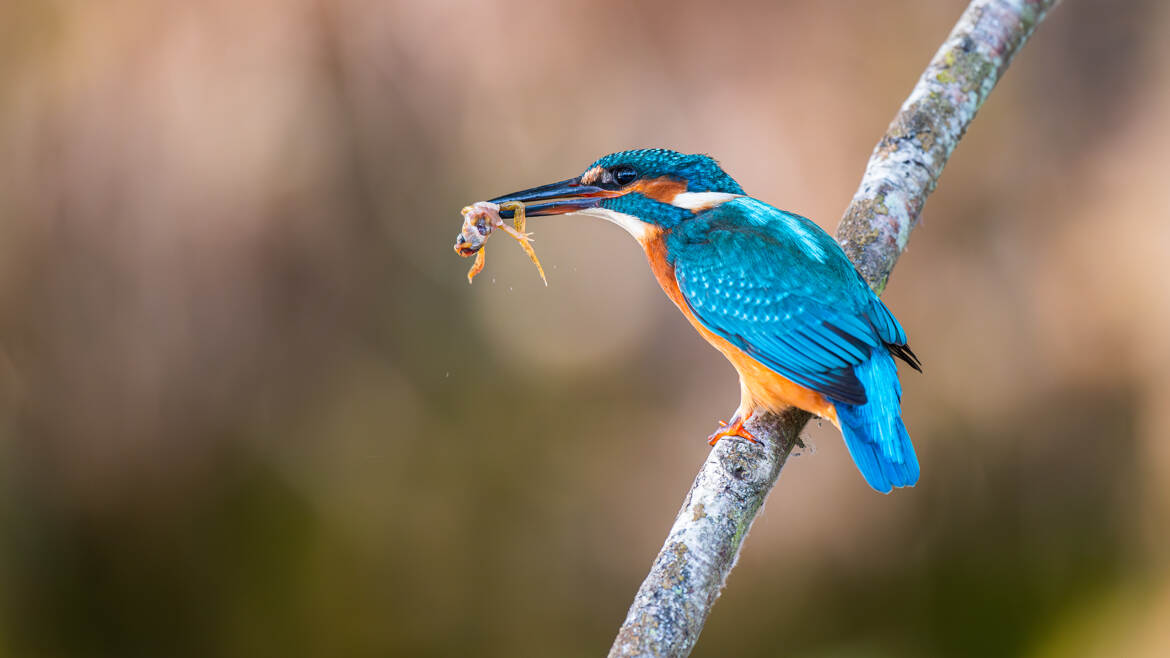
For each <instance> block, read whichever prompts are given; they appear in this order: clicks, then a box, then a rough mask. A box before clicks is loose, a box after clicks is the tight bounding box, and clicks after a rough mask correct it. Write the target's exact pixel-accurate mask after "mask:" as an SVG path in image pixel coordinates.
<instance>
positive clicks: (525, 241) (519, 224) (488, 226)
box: [455, 201, 548, 286]
mask: <svg viewBox="0 0 1170 658" xmlns="http://www.w3.org/2000/svg"><path fill="white" fill-rule="evenodd" d="M501 208H502V209H504V210H511V211H512V212H513V213H514V216H513V220H512V221H513V223H514V224H515V228H512V227H511V226H508V225H507V224H506V223H505V222H504V220H503V218H501V217H500V209H501ZM460 212H461V213H462V214H463V228H462V229H461V230H460V231H459V235H458V236H457V237H456V238H455V253H457V254H459V255H460V256H463V257H464V258H467V257H468V256H470V255H472V254H475V263H473V264H472V265H471V269H470V270H468V271H467V282H468V283H471V282H472V280H473V279H475V277H476V276H477V275H478V274H479V273H480V272H482V271H483V266H484V264H485V263H486V262H487V250H486V249H485V247H486V246H487V240H488V238H490V237H491V235H492V232H493V231H494V230H495V229H497V228H498V229H502V230H503V231H504V232H505V233H507V234H508V235H510V236H512V238H513V239H515V240H516V241H517V242H519V243H520V247H521V248H522V249H523V250H524V253H526V254H528V257H529V258H530V259H532V263H533V264H534V265H536V271H537V272H539V273H540V279H541V281H544V285H546V286H547V285H548V279H546V278H545V276H544V268H543V267H541V265H540V261H539V260H537V258H536V251H535V250H534V249H533V248H532V244H531V242H532V234H531V233H525V232H524V204H523V203H521V202H519V201H509V202H507V203H504V204H499V205H497V204H495V203H492V202H490V201H477V202H475V203H473V204H471V205H470V206H467V207H465V208H463V210H462V211H460Z"/></svg>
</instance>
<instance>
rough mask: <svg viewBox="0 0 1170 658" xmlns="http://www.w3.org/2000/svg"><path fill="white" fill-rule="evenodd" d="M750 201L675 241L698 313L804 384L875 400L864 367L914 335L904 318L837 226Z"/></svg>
mask: <svg viewBox="0 0 1170 658" xmlns="http://www.w3.org/2000/svg"><path fill="white" fill-rule="evenodd" d="M747 201H752V203H751V204H749V205H745V204H741V203H734V204H733V203H728V204H724V207H721V212H718V213H711V216H710V217H707V218H704V219H701V220H696V222H697V223H696V224H695V225H694V226H693V227H688V228H687V229H684V230H683V231H682V232H681V233H680V236H679V238H678V239H677V240H676V241H675V242H674V244H672V245H671V249H670V253H671V256H672V257H673V262H674V267H675V277H676V279H677V281H678V284H679V289H680V290H681V291H682V294H683V297H684V298H685V299H686V301H687V303H688V304H689V305H690V308H691V311H692V312H693V313H694V314H695V317H696V318H697V319H698V320H699V321H700V322H701V323H702V324H703V325H704V326H706V327H707V328H708V329H710V330H711V331H712V332H714V333H716V334H717V335H719V336H721V337H723V338H724V339H726V340H728V341H729V342H731V343H732V344H733V345H735V346H737V347H739V348H740V349H742V350H743V351H744V352H746V353H748V354H749V355H751V356H752V357H753V358H755V359H756V360H758V361H760V362H761V363H763V364H764V365H766V366H768V367H769V368H771V369H772V370H774V371H776V372H777V373H779V374H781V375H783V376H784V377H787V378H788V379H790V380H792V381H794V382H796V383H797V384H800V385H802V386H805V387H807V388H810V389H812V390H814V391H817V392H819V393H822V394H823V395H825V396H826V397H828V398H830V399H832V400H834V401H837V402H845V403H848V404H855V405H860V404H865V402H866V399H867V396H866V391H865V387H864V386H863V385H862V383H861V381H860V380H859V379H858V377H857V374H856V373H855V367H856V366H858V365H859V364H861V363H863V362H865V361H868V360H869V359H870V358H871V355H872V354H873V350H874V349H875V348H878V347H879V346H883V349H884V344H885V343H895V344H896V343H898V342H901V343H905V340H906V337H905V333H904V332H903V331H902V328H901V326H899V325H898V322H897V320H895V319H894V317H893V315H891V314H890V313H889V311H888V310H887V309H886V308H885V305H884V304H882V303H881V300H879V299H878V298H877V297H876V296H874V295H873V293H872V292H871V291H870V290H869V288H868V287H867V286H866V285H865V283H864V282H863V281H862V280H861V278H860V276H858V274H857V272H856V271H855V270H854V269H853V266H852V265H851V264H850V263H849V261H848V259H846V258H845V255H844V253H843V252H841V250H840V247H838V246H837V243H836V242H835V241H833V239H832V238H831V237H830V236H829V235H828V234H826V233H825V232H824V231H823V230H821V229H820V228H819V227H818V226H816V225H815V224H813V223H812V222H811V221H809V220H807V219H805V218H803V217H799V216H797V215H791V214H789V213H783V211H780V210H777V209H775V208H772V207H771V206H767V205H765V204H762V203H759V202H755V201H754V200H747ZM699 222H701V223H699Z"/></svg>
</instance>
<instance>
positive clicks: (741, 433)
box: [707, 416, 762, 446]
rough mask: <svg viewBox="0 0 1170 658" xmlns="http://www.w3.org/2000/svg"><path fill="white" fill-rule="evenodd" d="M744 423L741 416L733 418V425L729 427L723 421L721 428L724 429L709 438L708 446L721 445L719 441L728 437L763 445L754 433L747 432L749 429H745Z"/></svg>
mask: <svg viewBox="0 0 1170 658" xmlns="http://www.w3.org/2000/svg"><path fill="white" fill-rule="evenodd" d="M749 418H750V416H749ZM743 421H744V419H743V418H740V417H739V416H736V417H735V418H733V419H732V420H731V425H728V424H727V423H725V422H723V421H719V427H722V428H723V429H721V430H719V431H717V432H715V433H714V434H712V435H711V436H709V437H707V445H712V446H713V445H715V444H716V443H719V439H722V438H723V437H726V436H738V437H739V438H741V439H747V440H748V441H751V442H752V443H755V444H761V443H762V442H761V441H760V440H759V439H757V438H756V437H754V436H752V433H751V432H749V431H747V429H745V428H744V426H743Z"/></svg>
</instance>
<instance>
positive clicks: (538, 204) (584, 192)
mask: <svg viewBox="0 0 1170 658" xmlns="http://www.w3.org/2000/svg"><path fill="white" fill-rule="evenodd" d="M621 194H622V192H620V191H617V190H607V189H604V188H601V187H596V186H594V185H585V184H583V183H581V178H580V177H577V178H568V179H565V180H563V181H560V182H558V183H550V184H548V185H541V186H540V187H533V188H529V189H527V190H521V191H520V192H513V193H512V194H505V195H504V196H499V197H496V198H494V199H491V202H492V203H506V202H508V201H520V202H521V203H523V204H524V214H525V215H526V216H528V217H540V216H542V215H564V214H565V213H570V212H576V211H578V210H585V209H587V208H596V207H597V204H599V203H601V200H602V199H606V198H609V197H615V196H621ZM514 214H515V213H514V212H513V211H512V210H508V209H501V210H500V216H501V217H504V218H511V217H512V216H513V215H514Z"/></svg>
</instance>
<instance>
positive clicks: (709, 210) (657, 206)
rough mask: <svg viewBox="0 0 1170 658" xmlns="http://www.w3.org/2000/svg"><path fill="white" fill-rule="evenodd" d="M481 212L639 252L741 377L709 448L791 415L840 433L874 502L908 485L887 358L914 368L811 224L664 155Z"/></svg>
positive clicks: (914, 471) (842, 259)
mask: <svg viewBox="0 0 1170 658" xmlns="http://www.w3.org/2000/svg"><path fill="white" fill-rule="evenodd" d="M491 202H492V203H496V204H508V203H513V205H514V202H520V203H522V204H524V208H525V214H526V215H527V216H528V217H539V216H545V215H563V214H569V213H575V214H578V215H588V216H593V217H599V218H601V219H604V220H607V221H610V222H612V223H614V224H617V225H618V226H620V227H622V228H623V229H625V230H626V231H627V232H628V233H629V234H630V235H632V236H633V237H634V239H635V240H637V241H638V244H640V245H641V246H642V249H643V250H644V251H645V253H646V258H647V260H648V261H649V263H650V269H651V271H652V272H653V273H654V276H655V278H657V280H658V284H659V285H660V286H661V287H662V290H663V291H664V292H665V293H666V296H667V297H669V298H670V300H671V301H672V302H674V304H675V306H677V307H678V308H679V310H680V311H682V314H683V315H684V316H685V317H686V318H687V320H689V321H690V323H691V325H692V326H693V327H694V328H695V329H696V330H697V331H698V332H699V334H700V335H702V337H703V338H705V339H706V340H707V342H709V343H710V344H711V345H713V346H714V347H715V349H717V350H719V351H720V352H722V353H723V355H724V356H725V357H727V360H728V361H730V362H731V364H732V365H733V366H734V367H735V369H736V370H737V371H738V373H739V382H740V403H739V408H738V409H736V411H735V414H734V415H733V416H732V418H731V419H730V420H729V421H727V422H724V421H719V425H720V429H717V430H716V431H715V432H714V433H713V434H711V436H710V437H708V439H709V442H710V444H711V445H715V444H716V443H717V442H718V441H719V440H720V439H723V438H726V437H740V438H743V439H746V440H748V441H752V442H757V443H758V441H757V439H756V437H754V436H753V435H752V434H751V433H750V432H749V431H748V430H747V429H746V428H745V427H744V422H745V421H747V420H748V419H749V418H750V417H751V416H752V414H754V413H756V412H757V411H761V410H765V411H770V412H779V411H781V410H783V409H785V408H787V407H789V406H793V407H799V408H800V409H804V410H805V411H808V412H810V413H812V414H815V415H817V416H819V417H821V418H825V419H827V420H829V422H831V423H832V424H833V425H834V426H835V427H837V429H838V430H840V432H841V435H842V436H843V437H844V439H845V445H846V447H847V448H848V450H849V454H850V455H851V456H852V458H853V461H854V463H855V464H856V465H857V468H858V469H859V470H860V471H861V474H862V475H863V476H864V477H865V480H866V482H867V483H869V485H870V486H871V487H873V488H874V489H875V490H877V491H879V492H881V493H889V492H890V491H891V490H892V489H893V488H894V487H908V486H913V485H914V484H915V483H916V482H917V481H918V475H919V467H918V458H917V456H916V455H915V454H914V446H913V445H912V444H911V442H910V436H909V434H908V433H907V432H906V426H905V424H904V423H903V422H902V410H901V400H902V387H901V384H900V382H899V380H898V371H897V367H896V364H895V362H894V357H897V358H899V359H901V360H902V361H904V362H905V363H907V364H908V365H909V366H910V367H912V368H914V369H915V370H917V371H919V372H921V371H922V368H921V363H920V361H919V359H918V357H917V356H916V355H915V354H914V352H913V351H911V349H910V345H909V344H908V342H907V338H906V332H905V331H904V330H903V329H902V326H901V325H900V324H899V323H898V320H897V319H895V318H894V315H893V313H891V312H890V309H889V308H887V307H886V305H885V304H884V303H882V300H881V299H879V298H878V296H877V295H876V294H874V292H873V291H872V290H871V289H870V288H869V286H868V285H866V283H865V280H864V279H862V277H861V275H860V274H858V272H857V270H856V269H855V268H854V267H853V264H852V263H851V262H850V261H849V259H848V258H847V257H846V256H845V252H843V251H842V250H841V247H840V245H838V244H837V242H836V240H834V239H833V238H832V237H831V236H830V235H829V234H828V233H826V232H825V231H824V230H823V229H821V228H820V227H819V226H817V224H816V223H814V222H813V221H811V220H809V219H806V218H805V217H801V216H800V215H797V214H794V213H791V212H786V211H783V210H779V209H778V208H775V207H773V206H770V205H768V204H766V203H764V202H762V201H759V200H757V199H754V198H752V197H750V196H748V195H747V194H745V193H744V191H743V188H741V187H740V186H739V183H737V182H736V181H735V180H734V179H733V178H732V177H731V176H729V175H728V174H727V173H725V172H724V171H723V169H722V168H721V167H720V166H719V164H718V163H717V162H716V161H715V160H714V159H713V158H711V157H709V156H707V155H702V154H693V155H692V154H684V153H679V152H677V151H672V150H668V149H638V150H631V151H622V152H620V153H613V154H611V155H607V156H605V157H603V158H601V159H599V160H597V161H596V162H594V163H592V164H590V165H589V166H588V167H586V168H585V172H584V173H583V174H581V175H580V176H575V177H573V178H569V179H566V180H563V181H560V182H556V183H551V184H548V185H542V186H539V187H533V188H530V189H527V190H523V191H520V192H516V193H514V194H508V195H505V196H501V197H497V198H495V199H491ZM502 214H504V213H502ZM504 216H505V217H506V216H508V215H507V214H504Z"/></svg>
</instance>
